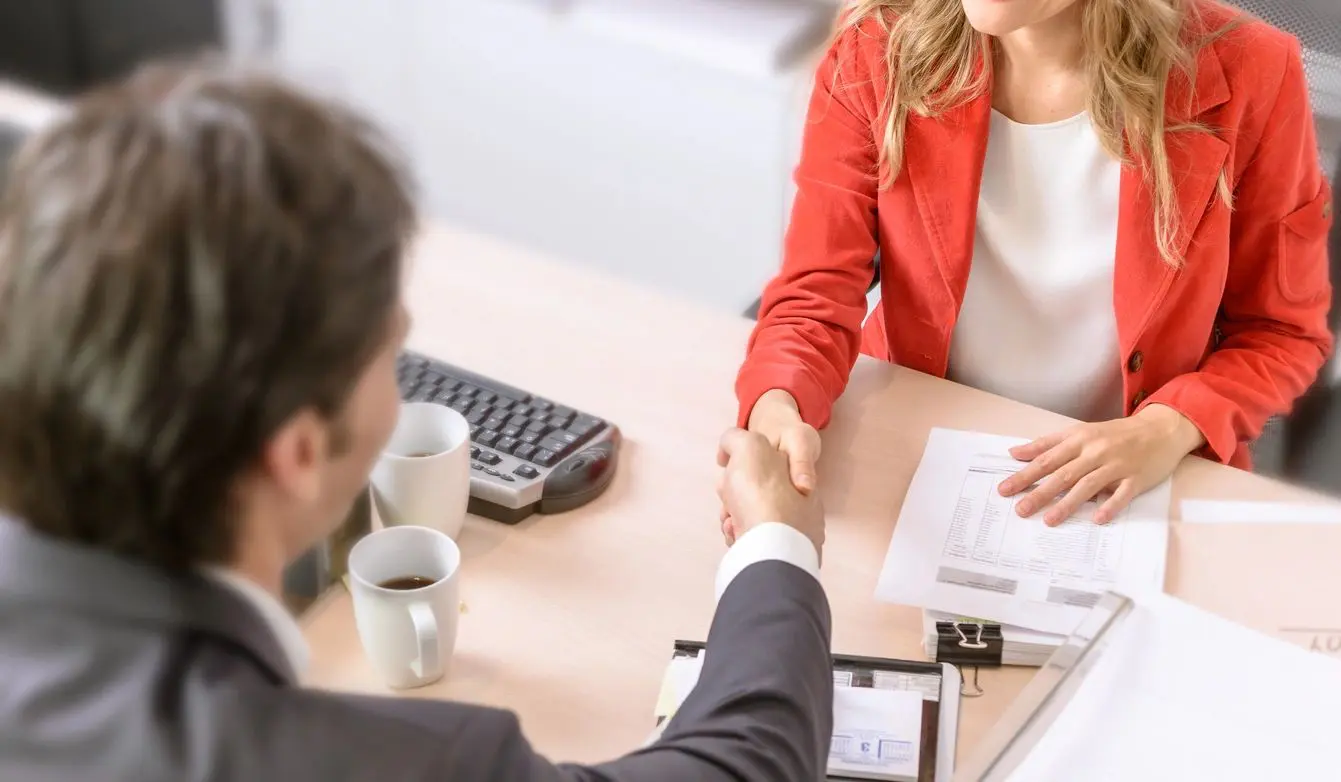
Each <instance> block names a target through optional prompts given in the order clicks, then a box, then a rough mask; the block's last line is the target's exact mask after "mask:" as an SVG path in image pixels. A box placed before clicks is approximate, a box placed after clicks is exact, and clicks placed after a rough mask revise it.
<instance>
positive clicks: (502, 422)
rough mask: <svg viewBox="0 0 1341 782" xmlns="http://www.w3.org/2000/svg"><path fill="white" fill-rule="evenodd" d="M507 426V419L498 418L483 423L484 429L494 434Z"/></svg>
mask: <svg viewBox="0 0 1341 782" xmlns="http://www.w3.org/2000/svg"><path fill="white" fill-rule="evenodd" d="M507 425H508V422H507V419H504V418H498V417H494V418H490V419H487V420H486V421H485V422H484V428H485V429H488V430H489V431H491V432H496V431H498V430H499V429H502V428H503V427H505V426H507Z"/></svg>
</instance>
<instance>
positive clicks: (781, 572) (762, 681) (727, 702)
mask: <svg viewBox="0 0 1341 782" xmlns="http://www.w3.org/2000/svg"><path fill="white" fill-rule="evenodd" d="M829 634H830V615H829V604H828V600H827V599H826V598H825V596H824V590H823V588H822V587H821V586H820V584H819V582H818V581H817V580H816V579H815V578H814V577H813V576H811V575H810V574H808V573H806V572H805V571H803V570H801V569H800V568H798V567H796V566H794V565H790V564H787V563H785V562H780V561H776V560H773V561H764V562H759V563H756V564H753V565H750V566H749V567H747V568H746V569H745V570H744V571H742V572H741V573H740V575H738V576H737V577H736V578H735V579H734V580H733V581H732V582H731V585H730V586H729V587H727V589H726V591H725V592H724V593H723V594H722V599H721V601H720V602H719V603H718V607H717V613H716V616H715V617H714V618H713V624H712V628H711V630H710V632H709V635H708V652H707V655H708V656H707V659H706V660H705V661H704V665H703V671H702V672H701V674H700V676H699V682H698V685H697V686H696V687H695V688H694V691H693V692H692V693H691V694H690V695H689V697H688V698H687V699H686V700H685V702H684V704H683V705H682V706H681V707H680V709H679V710H678V711H677V712H676V715H675V717H674V718H673V719H672V720H671V722H670V724H669V725H667V726H666V729H665V731H664V732H663V733H662V736H661V738H660V739H659V740H658V741H657V742H656V743H654V744H651V745H649V746H647V747H645V748H643V749H641V750H638V751H637V752H634V753H633V754H631V755H627V756H625V757H623V758H620V759H619V760H615V761H612V762H610V763H605V764H603V765H599V766H590V767H588V766H573V765H567V766H556V765H551V764H550V763H549V762H548V761H547V760H545V759H544V758H542V757H540V756H539V755H537V754H535V752H533V751H532V750H531V748H530V746H529V745H528V744H527V742H526V740H525V739H524V738H523V737H522V735H521V732H520V731H519V730H518V729H517V726H516V722H515V719H514V720H513V721H512V723H511V725H510V727H509V728H508V730H507V732H506V735H505V736H503V737H495V739H494V740H491V741H489V742H487V743H488V744H490V745H492V746H493V747H494V748H496V749H495V751H494V752H493V753H492V754H493V757H494V758H495V761H494V762H492V763H491V764H490V765H489V767H488V768H485V767H484V766H483V765H479V764H476V763H475V762H474V761H467V763H466V765H464V766H458V765H451V766H449V770H450V771H452V772H453V773H454V774H455V775H453V774H447V775H446V776H443V777H442V779H508V780H515V781H516V782H684V780H696V782H815V780H817V779H823V778H824V770H825V767H826V765H827V761H828V749H829V740H830V737H831V736H832V735H833V668H832V659H831V657H830V654H829ZM651 708H652V705H651V704H648V721H649V724H648V730H649V732H650V730H651V728H652V725H651ZM500 739H501V740H500ZM458 745H459V746H461V748H462V752H463V753H464V755H465V756H466V757H467V758H471V757H473V758H476V759H478V757H479V755H480V753H479V751H478V750H479V749H480V746H481V745H479V744H475V745H474V747H473V748H468V747H466V746H464V745H462V744H461V743H460V742H458ZM465 770H471V771H474V772H476V773H475V774H474V775H473V776H463V775H462V774H461V772H462V771H465Z"/></svg>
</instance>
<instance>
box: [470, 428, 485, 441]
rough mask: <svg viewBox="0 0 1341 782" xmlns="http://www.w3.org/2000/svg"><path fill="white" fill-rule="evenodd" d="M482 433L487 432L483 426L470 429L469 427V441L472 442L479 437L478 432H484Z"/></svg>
mask: <svg viewBox="0 0 1341 782" xmlns="http://www.w3.org/2000/svg"><path fill="white" fill-rule="evenodd" d="M484 431H487V430H486V429H485V428H484V427H483V426H472V427H470V439H472V440H474V439H475V438H476V437H479V436H480V432H484Z"/></svg>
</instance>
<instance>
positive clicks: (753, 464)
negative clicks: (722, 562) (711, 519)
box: [717, 429, 824, 551]
mask: <svg viewBox="0 0 1341 782" xmlns="http://www.w3.org/2000/svg"><path fill="white" fill-rule="evenodd" d="M717 463H718V464H720V465H721V466H722V467H724V468H726V469H725V470H723V471H722V477H721V479H720V480H719V481H718V483H717V496H718V497H720V498H721V500H722V534H723V535H724V536H725V537H726V543H727V545H728V546H729V545H731V544H733V543H735V542H736V538H738V537H740V536H741V535H744V534H745V533H746V532H749V531H750V530H751V529H753V528H755V527H757V526H759V525H760V524H765V523H768V522H770V521H774V522H780V523H782V524H786V525H788V526H790V527H794V528H795V529H797V530H798V531H800V532H801V533H802V534H803V535H805V536H806V537H807V538H810V541H811V542H812V543H814V544H815V550H816V551H822V550H823V548H824V508H823V507H822V506H821V505H820V501H819V497H818V496H816V495H815V494H802V493H801V492H800V491H798V490H797V489H796V487H795V486H794V485H792V477H791V473H790V471H789V469H788V461H787V456H786V454H784V453H782V452H781V451H779V450H778V449H777V448H776V447H774V446H773V444H772V443H770V442H769V441H768V440H767V439H766V438H765V437H763V436H762V435H759V434H755V433H753V432H746V431H742V430H740V429H732V430H730V431H728V432H727V433H726V434H724V435H722V442H721V446H720V447H719V449H718V452H717Z"/></svg>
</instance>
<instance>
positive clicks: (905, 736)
mask: <svg viewBox="0 0 1341 782" xmlns="http://www.w3.org/2000/svg"><path fill="white" fill-rule="evenodd" d="M921 736H922V696H921V694H919V693H917V692H915V691H912V690H877V689H874V688H870V687H835V688H834V691H833V740H832V741H831V742H830V743H829V774H830V775H831V776H833V775H841V776H846V777H857V778H863V779H900V778H906V779H910V780H916V779H917V770H918V747H919V745H920V744H921V743H922V742H921Z"/></svg>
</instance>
